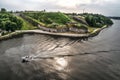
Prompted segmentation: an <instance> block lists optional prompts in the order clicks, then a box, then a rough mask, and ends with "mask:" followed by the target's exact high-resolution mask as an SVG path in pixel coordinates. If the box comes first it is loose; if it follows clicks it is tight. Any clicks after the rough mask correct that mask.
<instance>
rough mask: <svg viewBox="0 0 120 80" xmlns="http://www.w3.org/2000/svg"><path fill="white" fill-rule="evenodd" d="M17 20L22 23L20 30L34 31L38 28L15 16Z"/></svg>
mask: <svg viewBox="0 0 120 80" xmlns="http://www.w3.org/2000/svg"><path fill="white" fill-rule="evenodd" d="M17 18H19V19H21V20H22V21H23V26H22V28H21V30H34V29H37V28H38V27H37V26H33V25H32V24H30V23H29V22H27V21H26V20H24V19H23V18H21V17H18V16H17Z"/></svg>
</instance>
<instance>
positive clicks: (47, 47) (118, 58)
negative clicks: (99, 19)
mask: <svg viewBox="0 0 120 80" xmlns="http://www.w3.org/2000/svg"><path fill="white" fill-rule="evenodd" d="M119 34H120V21H119V20H118V21H117V20H116V21H115V20H114V25H113V26H111V27H109V28H106V29H104V30H103V31H101V32H100V34H99V35H98V36H96V37H94V38H91V39H89V40H88V41H81V40H80V39H70V38H63V37H53V36H48V35H40V34H33V35H29V34H25V35H23V36H21V37H18V38H13V39H9V40H6V41H1V42H0V80H120V35H119ZM24 56H33V57H34V59H33V60H32V61H30V62H28V63H22V62H21V58H22V57H24Z"/></svg>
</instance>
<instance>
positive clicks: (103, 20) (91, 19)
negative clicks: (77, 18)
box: [81, 13, 113, 27]
mask: <svg viewBox="0 0 120 80" xmlns="http://www.w3.org/2000/svg"><path fill="white" fill-rule="evenodd" d="M81 16H84V17H85V20H86V21H87V23H88V24H89V25H90V26H91V27H103V26H104V25H112V24H113V22H112V20H111V19H110V18H108V17H105V16H103V15H101V14H92V13H91V14H90V13H84V14H81Z"/></svg>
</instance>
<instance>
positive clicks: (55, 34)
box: [0, 25, 108, 41]
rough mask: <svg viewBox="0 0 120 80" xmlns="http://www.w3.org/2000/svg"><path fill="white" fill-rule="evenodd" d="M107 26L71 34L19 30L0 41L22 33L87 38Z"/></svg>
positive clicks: (95, 34) (2, 37) (0, 37)
mask: <svg viewBox="0 0 120 80" xmlns="http://www.w3.org/2000/svg"><path fill="white" fill-rule="evenodd" d="M107 27H108V26H107V25H105V26H103V27H102V28H99V29H95V30H94V31H93V32H92V33H86V34H72V33H53V32H47V31H42V30H19V31H15V32H12V33H10V34H7V35H4V36H0V41H2V40H7V39H10V38H14V37H15V36H18V35H22V34H30V33H32V34H34V33H35V34H42V35H51V36H60V37H69V38H81V39H88V38H90V37H95V36H97V35H98V34H99V33H100V31H101V30H103V29H105V28H107Z"/></svg>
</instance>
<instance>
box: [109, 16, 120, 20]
mask: <svg viewBox="0 0 120 80" xmlns="http://www.w3.org/2000/svg"><path fill="white" fill-rule="evenodd" d="M108 18H111V19H117V20H120V17H114V16H113V17H111V16H110V17H108Z"/></svg>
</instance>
